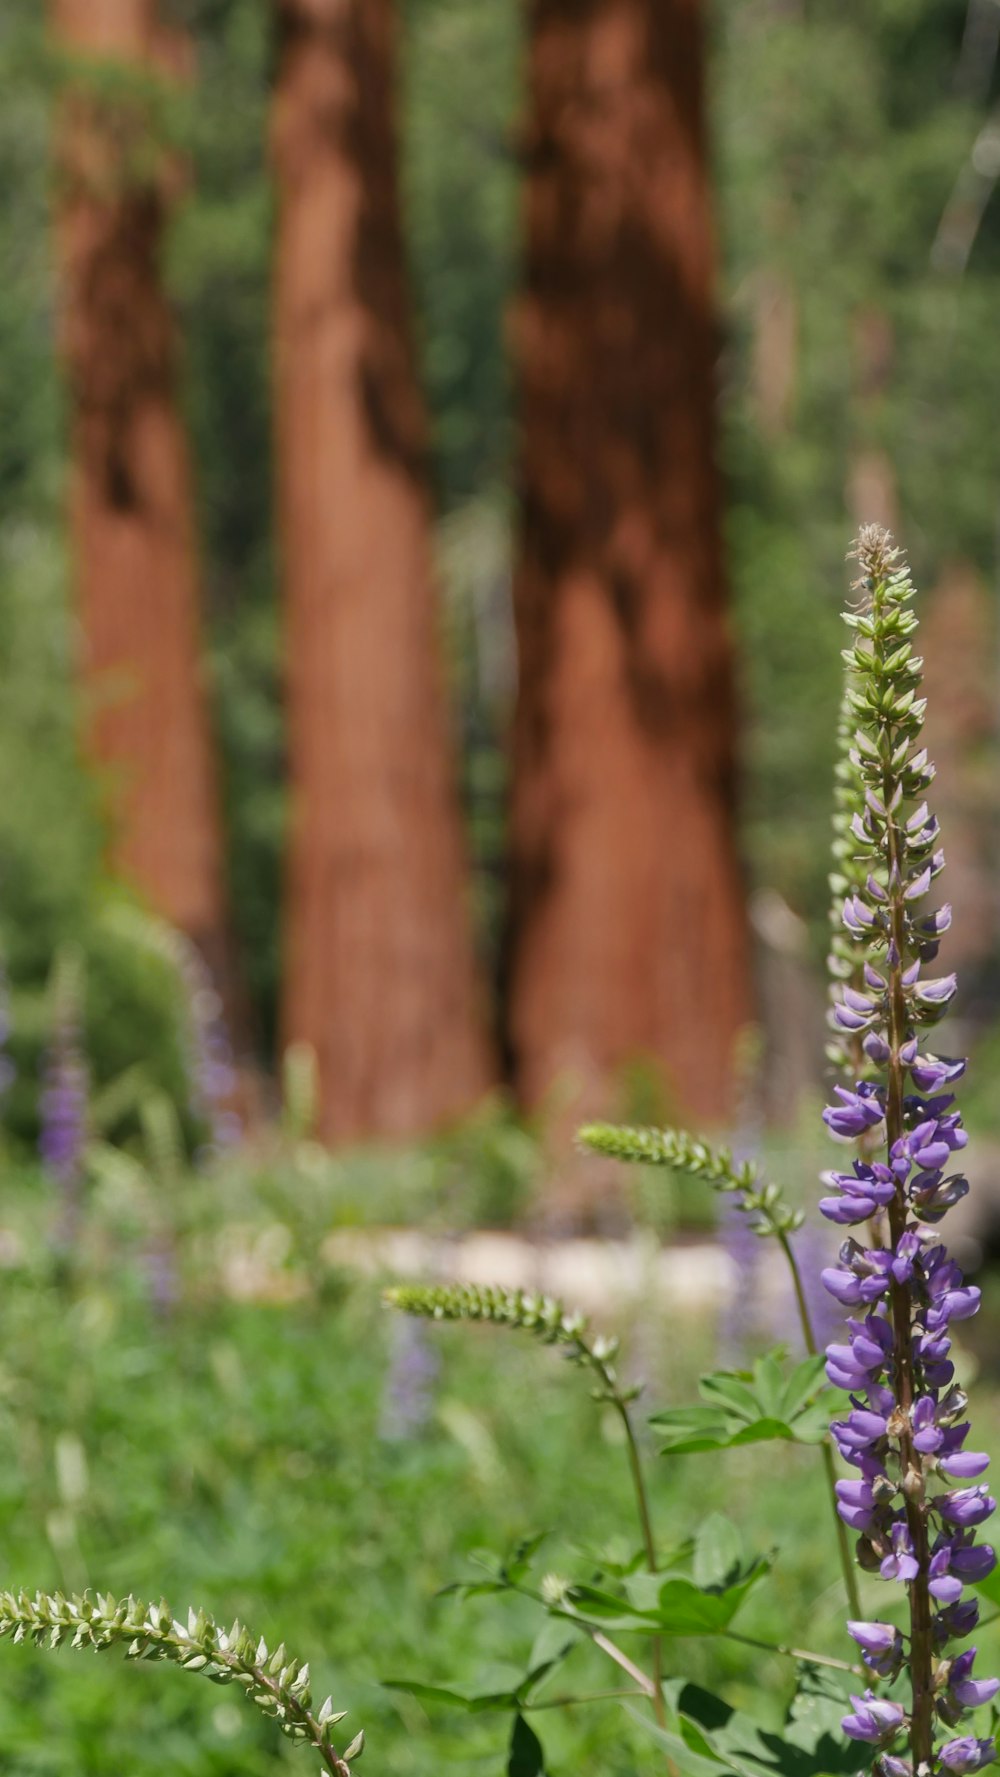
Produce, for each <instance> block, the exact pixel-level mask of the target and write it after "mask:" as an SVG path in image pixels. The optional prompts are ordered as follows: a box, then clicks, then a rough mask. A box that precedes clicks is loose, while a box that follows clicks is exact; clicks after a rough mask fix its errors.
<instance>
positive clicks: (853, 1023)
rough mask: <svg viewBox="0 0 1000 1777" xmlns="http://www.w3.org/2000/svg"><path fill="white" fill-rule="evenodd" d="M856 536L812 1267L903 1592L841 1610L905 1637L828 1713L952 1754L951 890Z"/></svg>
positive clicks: (855, 1630)
mask: <svg viewBox="0 0 1000 1777" xmlns="http://www.w3.org/2000/svg"><path fill="white" fill-rule="evenodd" d="M858 555H859V559H860V561H861V564H862V569H863V576H862V582H861V585H862V587H863V590H864V592H865V593H866V595H867V602H866V604H865V606H864V608H863V609H862V610H861V611H860V612H857V613H851V615H850V616H849V617H848V622H849V624H850V625H851V627H852V628H853V629H854V630H855V632H856V635H855V645H854V648H853V650H852V653H851V655H850V657H849V659H850V668H851V674H850V679H849V687H848V702H849V704H850V706H851V708H852V709H853V710H854V713H855V716H856V718H857V721H858V728H857V737H856V742H855V747H854V749H853V750H852V752H851V754H850V760H851V764H852V766H853V768H854V771H855V773H856V781H857V786H858V790H859V796H860V795H863V807H862V806H860V805H859V806H857V807H856V808H855V811H854V817H853V820H852V822H851V826H850V834H851V838H850V850H849V853H845V855H846V856H847V865H846V866H845V867H846V868H847V869H849V871H850V881H851V884H852V889H851V893H850V895H849V896H848V899H847V901H846V903H845V904H844V912H843V920H844V927H845V929H846V932H847V940H846V944H847V950H846V951H845V948H844V944H845V941H844V940H841V943H840V947H839V949H838V951H837V970H836V973H837V975H838V984H837V987H836V998H835V1004H834V1007H833V1010H832V1014H831V1026H832V1029H833V1031H834V1033H835V1037H836V1041H835V1046H834V1050H833V1051H832V1052H833V1053H835V1054H836V1056H837V1059H838V1060H839V1061H841V1062H842V1064H844V1065H848V1066H849V1070H850V1077H849V1083H848V1084H847V1085H839V1086H837V1087H836V1088H835V1092H834V1100H835V1102H833V1103H831V1105H830V1106H829V1107H828V1108H827V1110H826V1111H824V1113H823V1116H824V1121H825V1122H826V1124H827V1126H828V1128H829V1129H830V1130H831V1132H832V1133H833V1134H834V1135H835V1136H838V1137H840V1138H841V1139H842V1140H846V1139H853V1140H854V1141H855V1142H856V1143H857V1144H858V1149H859V1152H858V1156H857V1158H856V1159H855V1160H854V1161H853V1164H852V1165H851V1166H849V1167H848V1166H844V1167H842V1168H839V1169H838V1170H837V1171H835V1172H829V1173H827V1174H825V1175H824V1183H825V1185H826V1186H827V1187H828V1190H829V1194H828V1195H826V1196H825V1197H824V1198H823V1199H822V1201H821V1203H820V1209H821V1211H822V1213H823V1215H824V1216H825V1217H826V1218H827V1219H828V1220H829V1221H831V1222H832V1223H834V1225H835V1226H838V1227H845V1226H846V1227H853V1228H856V1229H858V1233H857V1235H856V1236H851V1237H850V1238H848V1239H847V1240H845V1241H844V1244H843V1245H842V1246H841V1248H840V1253H839V1262H838V1264H837V1265H835V1266H828V1267H827V1268H826V1269H825V1270H824V1272H823V1283H824V1285H825V1287H826V1289H827V1290H828V1292H829V1293H830V1295H831V1296H832V1297H833V1299H834V1300H835V1301H836V1302H838V1303H840V1304H841V1305H842V1306H844V1307H847V1308H848V1309H850V1310H852V1315H851V1318H849V1319H848V1321H847V1326H846V1334H847V1336H846V1338H844V1337H840V1338H837V1339H836V1340H834V1341H833V1342H831V1343H830V1344H829V1345H828V1346H827V1353H826V1356H827V1374H828V1376H829V1378H830V1380H831V1381H832V1382H833V1383H835V1384H836V1385H837V1386H839V1387H841V1388H845V1389H847V1390H848V1391H849V1393H850V1396H851V1406H850V1411H848V1412H846V1413H844V1414H842V1415H841V1416H840V1417H838V1419H837V1421H836V1422H835V1424H834V1425H833V1427H832V1432H833V1437H834V1440H835V1442H836V1444H837V1447H838V1449H839V1451H840V1454H841V1456H842V1458H843V1459H844V1460H845V1461H846V1462H847V1463H848V1464H850V1466H851V1467H852V1468H853V1469H854V1470H856V1471H860V1474H859V1477H858V1478H852V1479H849V1480H841V1481H838V1482H837V1487H836V1492H837V1509H838V1511H839V1513H840V1516H841V1518H842V1519H843V1520H844V1522H845V1523H847V1524H848V1525H850V1526H851V1528H853V1529H855V1530H857V1531H858V1532H860V1534H861V1542H860V1544H859V1550H860V1551H861V1552H862V1555H863V1560H864V1565H865V1566H866V1567H868V1568H869V1569H870V1570H877V1571H878V1572H879V1574H880V1575H881V1577H882V1579H883V1580H886V1581H889V1582H894V1583H895V1584H897V1585H901V1586H904V1587H905V1588H906V1599H907V1603H908V1605H909V1610H910V1631H909V1640H908V1643H905V1644H904V1642H903V1641H902V1640H901V1638H900V1637H899V1633H898V1631H896V1630H895V1629H894V1628H892V1627H890V1626H889V1625H887V1624H885V1623H879V1622H873V1623H851V1624H849V1625H848V1627H849V1630H850V1633H851V1634H852V1635H853V1636H854V1638H855V1640H856V1641H857V1642H858V1645H859V1646H860V1648H861V1650H862V1654H863V1656H864V1660H865V1663H866V1665H867V1666H868V1668H869V1670H871V1671H872V1672H874V1673H877V1674H878V1676H880V1677H882V1678H886V1679H891V1678H893V1677H894V1676H895V1675H896V1673H897V1671H898V1670H899V1669H900V1665H901V1662H902V1659H903V1655H904V1651H905V1659H906V1663H907V1665H908V1668H909V1676H910V1682H911V1691H912V1702H911V1707H910V1710H909V1712H907V1711H905V1710H904V1709H903V1706H902V1705H901V1704H898V1703H896V1702H894V1701H893V1702H889V1701H887V1700H880V1699H878V1698H877V1697H875V1696H873V1694H872V1693H871V1692H868V1693H866V1695H865V1697H864V1698H857V1697H855V1698H853V1699H852V1702H853V1704H854V1711H853V1713H852V1714H850V1715H848V1716H846V1717H845V1718H844V1724H843V1725H844V1731H845V1732H846V1733H847V1734H848V1735H850V1736H851V1737H852V1738H853V1739H858V1740H867V1741H869V1742H872V1743H873V1744H879V1745H881V1744H883V1743H886V1742H888V1741H889V1740H891V1739H892V1738H893V1736H894V1735H895V1734H896V1732H897V1731H899V1730H900V1729H902V1728H903V1727H904V1726H905V1728H906V1730H907V1732H908V1735H909V1741H910V1753H911V1760H910V1763H909V1765H905V1764H904V1765H903V1768H904V1770H907V1771H909V1770H910V1769H911V1768H915V1769H916V1770H917V1771H919V1772H928V1773H930V1772H935V1771H939V1770H941V1769H944V1770H946V1771H952V1772H955V1773H958V1774H961V1773H964V1772H967V1771H976V1770H979V1769H980V1767H981V1766H982V1765H983V1764H987V1763H989V1762H990V1761H991V1760H992V1758H993V1757H994V1749H993V1742H992V1741H991V1740H979V1739H976V1738H974V1737H971V1736H962V1737H958V1738H956V1739H952V1740H948V1741H946V1743H945V1744H944V1745H943V1746H941V1747H940V1748H939V1749H938V1750H937V1751H935V1745H934V1739H935V1725H936V1722H937V1721H944V1722H946V1723H948V1724H949V1725H954V1724H956V1723H957V1722H958V1721H959V1720H960V1718H961V1716H962V1714H963V1712H964V1710H966V1709H968V1708H974V1707H977V1706H978V1705H980V1704H982V1703H985V1702H988V1701H989V1700H991V1699H992V1698H993V1696H994V1695H995V1694H996V1692H997V1690H998V1689H1000V1684H998V1682H997V1680H995V1679H992V1678H986V1679H974V1678H973V1677H972V1664H973V1660H974V1658H975V1649H974V1648H973V1649H969V1650H967V1651H966V1652H965V1653H961V1654H959V1655H958V1656H957V1657H956V1658H954V1659H952V1660H951V1661H948V1660H947V1659H945V1658H943V1650H944V1649H945V1648H946V1647H947V1644H948V1642H949V1641H951V1640H952V1639H954V1638H956V1637H960V1636H964V1635H967V1634H969V1633H970V1632H971V1630H972V1629H973V1628H974V1627H975V1624H976V1622H977V1620H978V1609H977V1607H976V1604H975V1601H974V1600H970V1599H966V1598H965V1597H964V1595H963V1589H964V1586H965V1585H966V1584H967V1583H968V1582H969V1581H974V1580H975V1579H977V1578H980V1577H982V1576H983V1575H984V1574H985V1573H988V1572H990V1571H991V1570H992V1568H993V1566H994V1563H995V1556H994V1553H993V1550H992V1549H991V1548H989V1547H988V1546H987V1545H977V1544H976V1541H975V1535H976V1530H977V1528H978V1527H979V1526H980V1525H981V1524H983V1523H985V1522H986V1520H987V1519H988V1518H989V1517H990V1516H991V1515H992V1513H993V1512H994V1511H995V1509H996V1505H995V1501H994V1499H993V1498H992V1496H991V1494H990V1493H989V1490H988V1489H987V1487H986V1486H984V1485H977V1484H975V1482H976V1477H977V1476H979V1475H980V1474H981V1473H982V1472H983V1470H984V1468H985V1467H986V1458H985V1456H984V1455H983V1454H982V1453H981V1452H979V1451H966V1450H965V1448H964V1445H965V1440H966V1437H967V1435H968V1432H969V1425H968V1422H967V1421H965V1420H964V1418H963V1414H964V1410H965V1406H966V1400H965V1396H964V1394H963V1393H962V1391H961V1390H959V1389H958V1388H957V1387H956V1386H955V1385H954V1374H955V1368H954V1362H953V1358H952V1355H951V1344H952V1342H951V1328H952V1325H953V1324H954V1323H957V1322H961V1321H964V1320H967V1319H968V1318H969V1317H970V1316H971V1315H973V1314H975V1313H976V1311H977V1309H978V1307H979V1291H978V1290H977V1289H976V1288H975V1287H973V1286H970V1285H968V1284H966V1282H965V1280H964V1278H963V1277H962V1274H961V1271H960V1270H959V1267H958V1266H957V1265H956V1264H955V1262H954V1260H953V1259H952V1258H951V1257H950V1256H949V1254H948V1253H947V1251H946V1249H945V1247H944V1246H943V1245H942V1244H941V1242H940V1240H939V1238H938V1236H937V1233H936V1227H937V1224H938V1223H939V1222H940V1221H941V1219H942V1217H943V1216H944V1214H945V1213H946V1211H947V1210H948V1208H949V1207H950V1206H951V1205H952V1204H953V1203H955V1202H957V1201H958V1200H959V1198H960V1197H962V1196H963V1195H964V1194H965V1192H966V1191H967V1190H968V1184H967V1181H966V1180H965V1179H964V1178H963V1177H962V1175H961V1174H960V1173H958V1172H955V1171H949V1170H948V1169H949V1167H953V1165H954V1162H955V1158H956V1156H957V1155H958V1154H960V1153H961V1151H962V1149H963V1148H964V1147H965V1145H966V1141H967V1136H966V1133H965V1130H964V1128H963V1127H962V1121H961V1116H960V1114H959V1113H958V1111H957V1110H956V1109H955V1101H954V1097H953V1095H952V1093H951V1091H950V1088H951V1087H952V1086H953V1085H954V1084H955V1082H956V1081H957V1080H959V1079H960V1078H961V1076H962V1074H963V1072H964V1069H965V1063H964V1061H961V1060H955V1059H953V1058H952V1057H949V1056H938V1055H935V1054H932V1053H930V1052H929V1051H928V1050H927V1049H926V1048H925V1047H924V1042H923V1031H924V1029H925V1027H927V1026H928V1025H931V1024H934V1023H936V1022H937V1020H938V1018H939V1017H940V1016H941V1015H942V1013H943V1012H944V1011H945V1009H946V1008H947V1006H948V1004H949V1002H950V1001H951V999H952V997H953V995H954V993H955V988H956V983H955V977H954V976H953V975H943V976H939V977H935V978H933V979H931V980H928V979H926V977H924V976H923V974H922V971H923V966H924V964H925V963H927V962H930V961H932V960H933V958H934V956H935V955H936V953H937V949H938V940H939V937H940V935H941V934H942V933H943V932H944V931H946V930H947V927H948V925H949V924H950V909H948V910H946V909H943V908H942V909H941V910H940V911H939V912H938V913H937V914H935V913H933V912H932V913H930V914H928V913H927V912H926V911H925V910H922V909H921V907H920V905H919V903H920V902H921V900H922V898H923V897H924V896H925V895H926V894H927V893H928V892H929V891H930V889H931V887H932V884H933V882H934V880H935V878H936V877H937V876H938V874H939V873H940V871H941V869H942V868H943V865H944V856H943V853H942V852H940V850H937V849H935V846H936V841H937V834H938V829H937V823H936V821H935V820H934V819H933V818H932V817H931V816H930V814H929V811H928V809H927V805H926V803H925V802H924V800H923V796H924V792H925V791H926V789H927V788H928V786H929V784H930V782H931V779H932V777H933V767H932V766H931V765H930V763H929V761H928V759H927V755H926V752H925V751H924V750H923V749H922V748H920V747H919V746H918V745H917V744H916V743H917V741H918V739H919V734H920V728H921V723H922V718H923V705H922V703H921V701H920V700H919V699H918V698H917V697H916V695H915V693H916V689H917V686H918V684H919V677H920V663H919V661H918V660H917V659H916V658H915V657H914V656H913V653H912V650H911V647H910V642H909V638H910V636H911V635H912V633H913V631H914V629H915V628H916V619H915V618H914V616H913V614H912V612H911V611H910V610H909V601H910V599H911V597H912V588H911V586H910V582H909V576H908V574H907V573H906V570H905V569H904V568H903V567H901V566H900V565H899V558H898V552H897V551H896V550H894V549H893V548H892V547H891V542H890V539H889V538H888V536H887V535H886V533H884V532H881V531H878V530H876V529H875V528H874V527H870V528H869V529H868V530H866V531H863V532H862V534H861V538H860V540H859V546H858ZM911 804H914V805H915V806H913V807H912V808H911ZM851 954H853V956H854V958H855V960H854V962H853V963H852V961H851ZM851 1044H853V1045H854V1047H853V1048H852V1047H850V1045H851ZM866 1224H867V1228H868V1230H869V1232H868V1233H867V1235H866V1233H865V1231H864V1230H865V1225H866ZM956 1481H958V1482H959V1483H962V1482H972V1483H973V1484H972V1485H958V1486H955V1485H954V1483H955V1482H956ZM937 1661H940V1662H941V1663H940V1665H938V1664H936V1662H937ZM902 1763H903V1761H900V1760H898V1759H895V1758H894V1757H891V1758H890V1757H883V1758H882V1759H881V1760H880V1761H879V1763H878V1767H877V1768H878V1769H879V1770H880V1771H881V1773H882V1777H893V1773H892V1771H891V1770H890V1766H895V1765H897V1764H902Z"/></svg>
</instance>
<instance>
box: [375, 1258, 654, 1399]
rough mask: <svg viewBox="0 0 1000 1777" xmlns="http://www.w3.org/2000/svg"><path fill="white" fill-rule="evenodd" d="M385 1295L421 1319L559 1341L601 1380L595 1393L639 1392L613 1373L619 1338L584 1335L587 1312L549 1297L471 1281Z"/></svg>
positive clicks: (408, 1287) (409, 1287)
mask: <svg viewBox="0 0 1000 1777" xmlns="http://www.w3.org/2000/svg"><path fill="white" fill-rule="evenodd" d="M385 1300H386V1302H387V1303H388V1304H389V1306H390V1307H391V1308H398V1309H400V1311H401V1312H402V1313H403V1314H415V1315H417V1316H419V1317H420V1318H422V1319H424V1320H455V1321H489V1322H491V1323H492V1324H493V1325H494V1326H502V1327H515V1328H520V1329H521V1330H522V1331H524V1332H527V1333H533V1334H534V1336H535V1338H536V1339H540V1340H541V1341H542V1343H543V1344H545V1345H559V1346H562V1347H563V1348H564V1350H565V1354H566V1356H567V1357H568V1358H569V1360H570V1362H571V1363H575V1364H582V1365H585V1366H586V1367H587V1368H589V1369H591V1370H593V1371H594V1373H595V1375H596V1376H597V1378H598V1381H599V1384H600V1387H599V1389H598V1390H597V1395H598V1398H600V1399H607V1400H613V1401H616V1402H621V1401H624V1400H628V1399H634V1397H635V1395H636V1394H637V1393H638V1390H637V1389H624V1390H623V1389H622V1387H621V1385H620V1383H619V1380H618V1377H617V1375H616V1373H615V1369H614V1360H615V1358H616V1357H617V1355H618V1340H617V1339H610V1338H606V1337H604V1336H603V1335H598V1337H597V1338H595V1339H592V1340H588V1338H587V1330H588V1323H587V1317H586V1315H584V1314H581V1313H580V1312H579V1311H578V1310H576V1311H573V1312H568V1311H567V1310H566V1309H565V1308H564V1307H563V1304H562V1303H561V1302H558V1301H556V1299H555V1298H554V1297H553V1296H540V1295H534V1294H531V1293H529V1292H527V1291H525V1290H505V1289H500V1288H499V1287H498V1286H496V1285H485V1286H480V1285H478V1284H471V1283H461V1284H451V1285H448V1284H440V1285H436V1284H399V1285H397V1286H396V1288H394V1289H390V1290H386V1292H385Z"/></svg>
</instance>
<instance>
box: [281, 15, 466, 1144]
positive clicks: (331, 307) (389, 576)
mask: <svg viewBox="0 0 1000 1777" xmlns="http://www.w3.org/2000/svg"><path fill="white" fill-rule="evenodd" d="M276 9H277V19H278V26H279V62H278V75H277V87H276V92H275V99H274V113H273V150H274V158H275V165H276V170H277V180H278V191H279V233H278V247H277V255H278V258H277V289H276V310H275V353H276V378H277V383H276V388H277V414H278V457H279V488H280V520H281V541H282V549H283V558H284V560H283V570H284V587H285V603H286V611H287V617H286V624H287V628H286V636H287V688H288V708H289V747H290V760H291V778H292V797H293V802H292V831H291V842H290V857H289V869H288V879H287V898H286V907H285V930H286V955H285V999H284V1008H283V1013H284V1016H283V1024H284V1035H285V1038H286V1040H288V1041H292V1040H299V1041H305V1042H307V1043H309V1044H311V1045H312V1046H313V1048H314V1049H315V1051H316V1055H317V1058H318V1062H319V1069H320V1082H321V1091H322V1107H323V1108H322V1127H323V1132H324V1134H325V1135H327V1136H328V1137H329V1136H337V1137H349V1136H353V1135H359V1134H368V1133H377V1134H393V1135H396V1134H399V1135H403V1134H411V1133H414V1132H417V1131H420V1130H426V1129H427V1128H429V1127H431V1126H432V1125H434V1124H435V1123H437V1122H439V1121H441V1120H442V1119H444V1118H447V1117H450V1116H452V1115H454V1114H456V1113H458V1112H460V1111H462V1110H464V1109H467V1108H468V1107H469V1105H470V1104H471V1103H472V1102H473V1101H474V1100H475V1099H476V1098H477V1097H478V1096H479V1095H480V1094H481V1093H482V1092H483V1091H484V1089H485V1088H486V1087H487V1086H488V1084H489V1081H490V1067H489V1060H488V1051H487V1043H486V1039H485V1035H484V1030H483V1025H482V1020H481V1007H480V1004H479V996H478V991H477V985H476V972H475V966H474V959H473V945H472V938H471V930H470V917H469V913H470V910H469V906H468V883H467V877H466V868H465V858H464V848H463V842H462V834H461V821H460V815H459V808H458V803H457V797H456V791H455V786H454V782H453V772H452V761H451V756H450V736H449V732H448V722H447V719H446V709H445V691H444V685H443V681H442V674H441V670H440V662H439V658H438V653H439V646H438V644H439V637H438V633H437V622H438V617H437V609H436V601H435V594H434V585H433V573H432V566H431V531H430V507H429V499H428V488H427V477H426V465H425V416H424V410H423V403H422V400H421V395H420V390H419V387H418V381H417V375H416V369H415V361H414V350H413V345H412V342H411V337H410V329H409V312H408V307H409V305H408V293H407V287H406V275H405V262H404V249H403V240H402V231H401V220H400V213H399V197H398V189H397V169H396V138H395V130H394V109H395V94H394V55H393V50H394V43H393V38H394V17H393V7H392V4H391V0H276Z"/></svg>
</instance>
